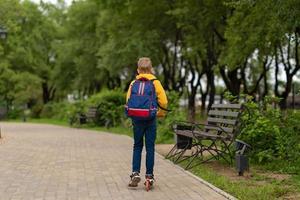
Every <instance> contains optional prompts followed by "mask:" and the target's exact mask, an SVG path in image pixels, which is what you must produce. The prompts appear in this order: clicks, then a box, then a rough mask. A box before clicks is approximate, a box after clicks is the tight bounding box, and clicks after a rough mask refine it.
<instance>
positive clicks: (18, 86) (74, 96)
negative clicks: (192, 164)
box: [0, 0, 300, 199]
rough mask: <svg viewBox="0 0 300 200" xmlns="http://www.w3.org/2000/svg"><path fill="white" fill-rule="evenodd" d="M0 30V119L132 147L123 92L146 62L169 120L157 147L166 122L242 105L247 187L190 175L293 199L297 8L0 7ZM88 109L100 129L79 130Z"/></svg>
mask: <svg viewBox="0 0 300 200" xmlns="http://www.w3.org/2000/svg"><path fill="white" fill-rule="evenodd" d="M0 28H1V29H0V34H1V39H0V94H1V96H0V106H1V118H3V119H6V120H23V121H30V120H31V121H35V122H46V123H56V124H62V125H67V124H68V123H69V122H70V121H72V122H73V126H76V127H83V128H98V129H101V130H107V129H109V131H111V132H115V133H122V134H127V135H130V134H131V127H130V126H131V124H130V121H129V120H128V119H126V118H125V116H124V110H123V106H124V104H125V92H126V90H127V88H128V85H129V83H130V82H131V80H132V79H134V78H135V75H136V67H137V66H136V62H137V59H138V58H139V57H142V56H148V57H151V59H152V61H153V65H154V69H155V72H156V75H157V77H158V79H160V80H161V82H162V84H163V86H164V88H165V89H166V90H167V94H168V98H169V102H170V105H169V108H170V109H171V110H172V112H170V113H169V114H168V116H167V117H166V118H165V119H164V120H160V121H159V122H158V123H159V128H158V136H157V142H158V143H172V142H173V133H172V131H171V130H170V128H169V125H170V124H171V123H172V121H174V120H189V121H196V122H202V121H204V120H205V118H206V113H207V110H208V109H209V108H210V106H211V105H212V104H213V103H218V102H226V101H227V102H229V101H239V102H244V103H246V105H247V106H248V107H249V108H250V110H251V113H252V114H251V116H252V117H251V119H249V120H248V121H247V126H246V127H245V128H244V129H243V130H242V131H241V135H240V139H242V140H244V141H246V142H247V143H249V144H251V145H252V146H253V150H252V152H251V155H250V159H251V167H252V166H253V170H252V171H251V172H252V174H251V176H249V177H246V178H245V179H235V178H234V179H232V177H228V176H226V174H223V175H222V174H221V175H222V176H220V177H214V176H213V174H214V173H215V171H214V168H213V167H212V166H210V165H209V164H208V165H203V166H199V168H197V169H195V170H194V173H195V174H197V175H200V176H201V177H203V178H205V179H207V180H209V181H210V182H212V183H213V184H215V185H216V186H218V187H220V188H222V189H224V190H225V191H228V192H229V193H231V194H233V195H236V196H244V198H245V199H251V198H256V197H259V198H263V197H265V199H268V198H269V197H274V198H290V199H293V198H294V199H297V198H298V197H299V196H297V194H299V190H300V189H299V188H300V175H299V172H300V159H299V157H300V123H299V122H300V112H299V111H298V110H297V107H298V108H299V101H300V100H299V90H300V53H299V50H300V47H299V42H300V39H299V36H300V1H297V0H286V1H280V0H277V1H276V0H262V1H255V0H177V1H172V0H163V1H155V0H152V1H150V0H149V1H148V0H147V1H141V0H127V1H125V0H124V1H122V0H85V1H84V0H77V1H73V2H69V1H68V3H65V2H64V1H58V2H56V3H55V4H53V3H51V2H43V1H40V2H31V1H26V0H25V1H19V0H0ZM91 106H96V107H97V108H98V113H99V115H98V116H97V119H96V120H95V122H93V123H90V124H87V125H80V118H79V116H80V114H82V113H86V112H87V111H88V109H89V107H91ZM217 165H221V166H223V165H224V166H226V164H224V163H218V164H217ZM218 167H219V166H218ZM226 167H227V168H229V166H226ZM218 169H219V168H217V169H215V170H218ZM270 173H271V174H273V175H271V176H270V175H266V174H270ZM274 174H275V175H274ZM276 176H280V178H278V177H276ZM274 177H275V178H274ZM282 177H283V178H282ZM241 183H243V184H241ZM250 186H251V187H250ZM247 195H249V196H247Z"/></svg>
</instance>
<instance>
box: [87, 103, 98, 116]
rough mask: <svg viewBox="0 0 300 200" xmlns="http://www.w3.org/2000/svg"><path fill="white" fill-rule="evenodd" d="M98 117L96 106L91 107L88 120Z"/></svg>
mask: <svg viewBox="0 0 300 200" xmlns="http://www.w3.org/2000/svg"><path fill="white" fill-rule="evenodd" d="M96 115H97V107H96V106H91V107H89V109H88V112H87V113H86V117H87V118H95V117H96Z"/></svg>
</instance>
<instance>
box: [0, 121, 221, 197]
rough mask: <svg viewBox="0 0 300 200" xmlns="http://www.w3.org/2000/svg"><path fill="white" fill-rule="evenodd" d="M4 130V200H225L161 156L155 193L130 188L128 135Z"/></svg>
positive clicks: (7, 126) (47, 128)
mask: <svg viewBox="0 0 300 200" xmlns="http://www.w3.org/2000/svg"><path fill="white" fill-rule="evenodd" d="M0 125H1V129H2V136H3V139H1V140H0V199H1V200H17V199H23V200H31V199H45V200H48V199H49V200H50V199H57V200H60V199H61V200H67V199H72V200H73V199H74V200H85V199H95V200H96V199H97V200H111V199H114V200H132V199H139V200H144V199H145V200H147V199H149V200H167V199H170V200H185V199H188V200H190V199H191V200H202V199H206V200H210V199H211V200H221V199H225V198H224V197H223V196H221V195H220V194H218V193H216V192H215V191H213V190H212V189H210V188H209V187H207V186H206V185H204V184H202V183H201V182H200V181H199V180H197V179H196V178H194V177H192V176H190V175H188V174H186V173H185V172H184V171H183V170H181V169H179V168H178V167H175V166H174V165H173V164H171V163H170V162H167V161H166V160H164V159H162V158H161V157H159V156H157V157H156V165H155V167H156V168H155V175H156V180H157V181H156V185H155V188H154V189H153V190H152V191H150V192H146V191H145V190H144V188H143V185H142V184H141V185H140V186H139V187H138V188H137V189H136V190H132V189H128V188H127V184H128V180H129V177H128V175H129V173H130V166H131V148H132V140H131V138H129V137H127V136H120V135H115V134H108V133H102V132H101V133H100V132H96V131H88V130H82V129H73V128H65V127H59V126H52V125H37V124H21V123H20V124H17V123H0ZM143 166H144V165H143ZM142 171H145V170H144V168H143V169H142Z"/></svg>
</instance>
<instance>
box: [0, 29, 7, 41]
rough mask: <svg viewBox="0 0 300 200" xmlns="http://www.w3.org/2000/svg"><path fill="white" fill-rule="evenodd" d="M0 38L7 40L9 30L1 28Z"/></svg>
mask: <svg viewBox="0 0 300 200" xmlns="http://www.w3.org/2000/svg"><path fill="white" fill-rule="evenodd" d="M0 38H1V39H2V40H5V39H6V38H7V30H6V29H5V28H3V27H1V26H0Z"/></svg>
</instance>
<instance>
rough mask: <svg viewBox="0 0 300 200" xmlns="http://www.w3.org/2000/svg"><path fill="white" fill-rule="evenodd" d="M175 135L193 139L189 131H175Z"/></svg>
mask: <svg viewBox="0 0 300 200" xmlns="http://www.w3.org/2000/svg"><path fill="white" fill-rule="evenodd" d="M176 134H177V135H183V136H186V137H190V138H192V137H194V135H193V132H192V131H189V130H176Z"/></svg>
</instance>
